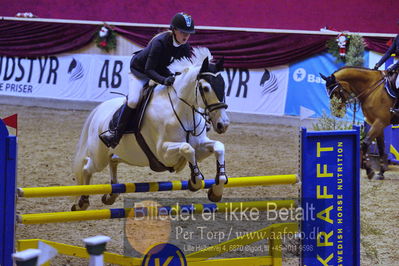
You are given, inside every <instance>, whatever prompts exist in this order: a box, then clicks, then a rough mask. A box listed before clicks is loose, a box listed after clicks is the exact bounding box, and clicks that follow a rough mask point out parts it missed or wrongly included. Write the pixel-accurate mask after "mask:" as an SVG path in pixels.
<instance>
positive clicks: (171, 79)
mask: <svg viewBox="0 0 399 266" xmlns="http://www.w3.org/2000/svg"><path fill="white" fill-rule="evenodd" d="M173 82H175V77H173V76H169V77H167V78H166V79H165V80H164V81H163V84H164V85H166V86H172V85H173Z"/></svg>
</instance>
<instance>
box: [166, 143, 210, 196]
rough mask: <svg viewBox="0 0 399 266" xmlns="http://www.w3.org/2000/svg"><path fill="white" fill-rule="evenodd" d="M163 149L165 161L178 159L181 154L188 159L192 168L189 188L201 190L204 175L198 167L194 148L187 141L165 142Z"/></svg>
mask: <svg viewBox="0 0 399 266" xmlns="http://www.w3.org/2000/svg"><path fill="white" fill-rule="evenodd" d="M163 151H164V159H165V161H177V160H178V158H179V157H181V156H183V157H184V159H186V160H187V161H188V164H189V166H190V170H191V177H190V180H189V182H188V188H189V189H190V190H191V191H197V190H200V189H201V188H202V180H204V176H203V175H202V173H201V171H200V170H199V168H198V164H197V159H196V156H195V150H194V148H193V147H192V146H191V145H190V144H189V143H187V142H165V143H164V144H163Z"/></svg>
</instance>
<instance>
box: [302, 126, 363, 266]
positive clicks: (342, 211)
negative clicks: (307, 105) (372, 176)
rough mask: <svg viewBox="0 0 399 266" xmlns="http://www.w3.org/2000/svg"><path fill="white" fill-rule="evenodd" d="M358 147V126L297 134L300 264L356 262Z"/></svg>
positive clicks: (358, 253) (358, 220) (358, 207)
mask: <svg viewBox="0 0 399 266" xmlns="http://www.w3.org/2000/svg"><path fill="white" fill-rule="evenodd" d="M359 149H360V133H359V128H357V129H356V130H349V131H336V132H333V131H330V132H309V133H307V132H306V130H303V132H302V169H301V171H302V203H301V204H302V208H303V214H304V216H303V221H302V232H303V235H304V238H303V240H302V250H303V253H302V263H303V265H321V264H320V261H318V259H317V257H318V256H319V258H321V259H322V260H324V262H325V264H326V265H360V200H359V198H360V193H359V192H360V186H359V184H360V182H359V181H360V180H359V175H360V168H359V166H360V158H359V153H360V151H359ZM317 236H319V239H320V240H321V241H319V243H318V241H317V239H318V238H317Z"/></svg>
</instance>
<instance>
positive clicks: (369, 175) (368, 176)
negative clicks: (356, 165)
mask: <svg viewBox="0 0 399 266" xmlns="http://www.w3.org/2000/svg"><path fill="white" fill-rule="evenodd" d="M374 175H375V173H374V171H373V170H371V171H370V172H368V173H367V178H368V179H369V180H372V179H373V177H374Z"/></svg>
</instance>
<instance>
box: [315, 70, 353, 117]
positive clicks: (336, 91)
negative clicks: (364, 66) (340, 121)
mask: <svg viewBox="0 0 399 266" xmlns="http://www.w3.org/2000/svg"><path fill="white" fill-rule="evenodd" d="M320 76H321V78H322V79H324V80H325V81H326V89H327V94H328V97H329V98H330V110H331V113H332V114H333V115H334V116H336V117H344V116H345V114H346V103H347V102H348V100H349V98H350V96H351V95H350V92H348V90H347V89H346V88H345V85H347V83H346V82H343V81H339V80H337V78H336V77H335V76H334V74H331V75H330V76H328V77H326V76H324V75H323V74H321V73H320Z"/></svg>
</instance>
